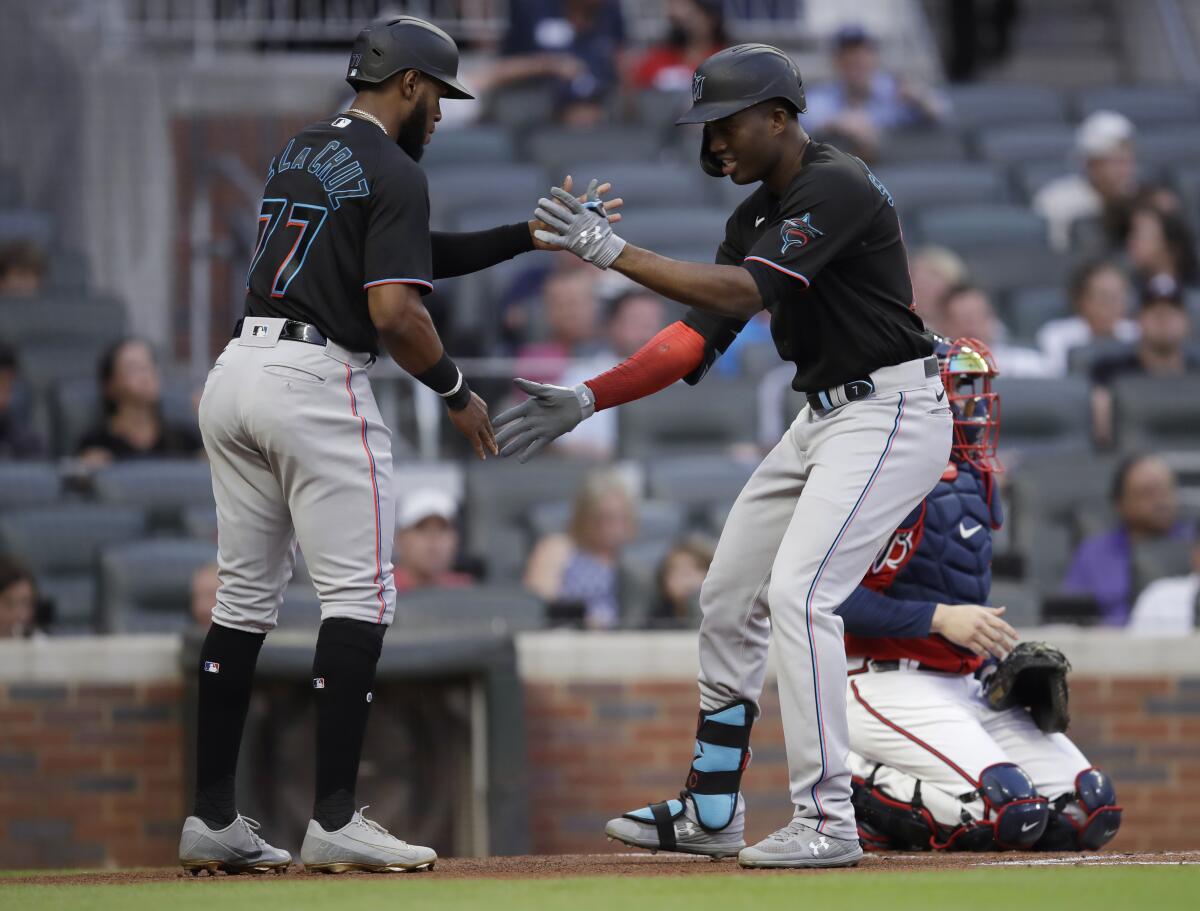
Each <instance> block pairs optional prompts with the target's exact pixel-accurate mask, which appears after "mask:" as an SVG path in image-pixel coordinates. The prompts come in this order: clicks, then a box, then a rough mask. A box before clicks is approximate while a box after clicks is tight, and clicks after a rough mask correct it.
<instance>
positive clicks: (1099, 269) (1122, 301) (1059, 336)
mask: <svg viewBox="0 0 1200 911" xmlns="http://www.w3.org/2000/svg"><path fill="white" fill-rule="evenodd" d="M1069 294H1070V298H1071V309H1072V310H1073V311H1074V314H1073V315H1072V316H1065V317H1062V318H1061V319H1052V320H1050V321H1049V322H1048V323H1046V324H1045V325H1043V326H1042V328H1041V329H1039V330H1038V334H1037V343H1038V347H1039V348H1041V349H1042V354H1043V355H1045V360H1046V365H1047V367H1048V368H1049V369H1050V370H1052V371H1053V372H1054V373H1056V374H1058V375H1060V376H1063V375H1065V374H1066V372H1067V358H1068V355H1069V354H1070V352H1071V349H1072V348H1078V347H1080V346H1082V345H1090V344H1092V343H1094V342H1099V341H1103V340H1106V339H1112V340H1115V341H1118V342H1125V343H1129V344H1131V343H1133V342H1136V341H1137V339H1138V335H1139V330H1138V324H1137V323H1136V322H1135V321H1133V320H1131V319H1129V317H1128V314H1129V297H1130V292H1129V281H1128V280H1127V279H1126V278H1125V274H1124V273H1123V272H1122V271H1121V270H1120V269H1119V268H1117V266H1116V265H1114V264H1113V263H1109V262H1103V261H1099V262H1093V263H1088V264H1087V265H1084V266H1083V267H1082V268H1080V269H1079V270H1078V271H1077V272H1076V273H1075V274H1074V275H1073V276H1072V277H1071V286H1070V290H1069Z"/></svg>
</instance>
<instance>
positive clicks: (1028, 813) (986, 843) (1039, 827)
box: [934, 762, 1050, 851]
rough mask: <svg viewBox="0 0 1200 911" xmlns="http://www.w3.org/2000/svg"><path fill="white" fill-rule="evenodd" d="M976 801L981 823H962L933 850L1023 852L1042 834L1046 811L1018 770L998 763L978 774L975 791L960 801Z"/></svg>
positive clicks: (1021, 770) (1043, 804) (1042, 801)
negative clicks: (981, 807)
mask: <svg viewBox="0 0 1200 911" xmlns="http://www.w3.org/2000/svg"><path fill="white" fill-rule="evenodd" d="M980 798H982V800H983V803H984V807H985V816H984V819H982V820H971V819H969V818H967V819H964V822H963V824H962V825H961V826H959V827H958V828H956V829H953V830H952V831H951V832H950V833H949V834H948V835H947V836H946V837H945V838H944V839H943V840H941V842H940V843H935V845H934V847H936V848H938V849H940V850H944V851H994V850H997V849H1000V850H1004V849H1009V850H1012V849H1016V850H1026V849H1028V848H1031V847H1033V845H1034V844H1035V843H1036V842H1037V840H1038V839H1039V838H1041V837H1042V833H1043V832H1045V831H1046V823H1047V821H1048V820H1049V818H1050V808H1049V806H1048V804H1047V803H1046V798H1045V797H1040V796H1038V793H1037V790H1036V789H1035V788H1034V786H1033V781H1032V780H1031V779H1030V778H1029V776H1028V775H1027V774H1025V771H1024V770H1023V769H1022V768H1021V767H1020V766H1017V765H1014V764H1013V763H1011V762H1000V763H996V764H995V765H992V766H988V767H987V768H986V769H984V770H983V771H982V772H980V773H979V789H978V790H977V791H972V792H970V793H968V794H964V795H963V796H962V798H961V799H962V801H963V803H971V802H973V801H975V800H979V799H980ZM964 816H966V813H965V811H964Z"/></svg>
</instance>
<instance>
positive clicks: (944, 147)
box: [879, 129, 967, 167]
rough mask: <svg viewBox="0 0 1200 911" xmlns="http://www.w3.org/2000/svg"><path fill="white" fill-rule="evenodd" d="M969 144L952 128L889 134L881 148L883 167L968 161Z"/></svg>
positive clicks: (880, 163)
mask: <svg viewBox="0 0 1200 911" xmlns="http://www.w3.org/2000/svg"><path fill="white" fill-rule="evenodd" d="M966 158H967V143H966V140H965V139H964V138H963V136H962V134H961V133H960V132H959V131H957V130H952V129H912V130H897V131H896V132H894V133H889V134H888V135H887V137H886V139H885V140H884V142H883V145H882V147H881V148H880V149H879V166H880V167H883V166H885V165H901V164H924V165H926V166H928V165H930V164H932V163H934V162H952V161H965V160H966Z"/></svg>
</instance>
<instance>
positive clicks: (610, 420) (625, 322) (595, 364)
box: [554, 285, 667, 458]
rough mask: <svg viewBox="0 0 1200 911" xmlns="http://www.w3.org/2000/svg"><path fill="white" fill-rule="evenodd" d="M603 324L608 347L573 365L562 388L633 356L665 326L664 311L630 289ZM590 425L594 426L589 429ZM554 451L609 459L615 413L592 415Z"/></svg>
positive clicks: (657, 300) (657, 301) (652, 297)
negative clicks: (605, 328)
mask: <svg viewBox="0 0 1200 911" xmlns="http://www.w3.org/2000/svg"><path fill="white" fill-rule="evenodd" d="M607 323H608V333H607V335H608V344H607V345H605V347H604V348H602V349H601V350H600V351H599V352H597V353H596V354H594V355H593V356H591V357H589V358H585V359H583V360H577V361H573V362H572V363H571V365H570V366H569V367H568V368H567V370H566V372H565V373H563V374H562V376H561V377H560V378H559V382H560V383H561V384H562V385H563V386H576V385H578V384H579V383H582V382H583V381H584V380H586V379H589V378H590V377H593V376H596V375H597V374H600V373H603V372H604V371H605V370H609V369H610V368H612V366H613V365H614V364H619V363H621V362H622V361H624V360H625V359H626V358H628V357H631V356H633V355H634V354H636V353H637V351H638V350H639V349H640V348H641V347H642V346H643V345H645V344H646V343H647V342H648V341H650V339H652V338H654V336H655V334H657V333H658V331H659V330H660V329H662V327H663V326H665V325H666V324H667V308H666V305H665V304H664V303H663V299H662V298H661V297H659V296H658V295H657V294H654V293H653V292H651V291H647V290H646V289H645V288H643V287H642V286H641V285H633V286H631V287H629V288H628V289H627V290H625V291H623V292H622V293H621V294H620V295H618V296H617V298H616V299H615V300H614V301H613V302H612V303H611V304H610V305H609V307H608V318H607ZM601 418H602V419H603V420H599V419H601ZM593 423H594V424H595V425H596V426H594V427H591V426H589V425H591V424H593ZM554 448H555V449H557V450H558V451H560V452H563V453H566V454H569V455H574V456H580V457H586V458H608V457H611V456H612V455H613V453H615V452H616V449H617V415H616V409H615V408H609V409H607V410H605V411H598V412H596V414H594V415H592V419H591V420H588V421H584V422H583V423H582V424H580V425H579V426H578V427H576V428H575V429H574V430H572V431H571V432H570V433H568V434H566V435H565V436H563V437H560V438H559V439H558V440H556V441H555V443H554Z"/></svg>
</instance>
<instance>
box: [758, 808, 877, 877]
mask: <svg viewBox="0 0 1200 911" xmlns="http://www.w3.org/2000/svg"><path fill="white" fill-rule="evenodd" d="M862 856H863V850H862V845H860V844H859V843H858V839H857V838H834V837H833V836H831V835H823V834H821V833H819V832H817V830H816V829H814V828H812V826H810V825H809V824H808V821H807V820H802V819H793V820H792V821H791V822H790V823H788V824H787V825H786V826H784V827H783V828H782V829H780V830H779V831H778V832H775V833H774V834H772V835H768V836H767V837H766V838H764V839H763V840H762V841H760V842H759V843H758V844H756V845H751V846H750V847H748V848H743V849H742V851H741V853H739V854H738V863H739V864H741V865H742V866H743V867H854V866H857V865H858V862H859V861H860V860H862Z"/></svg>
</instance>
